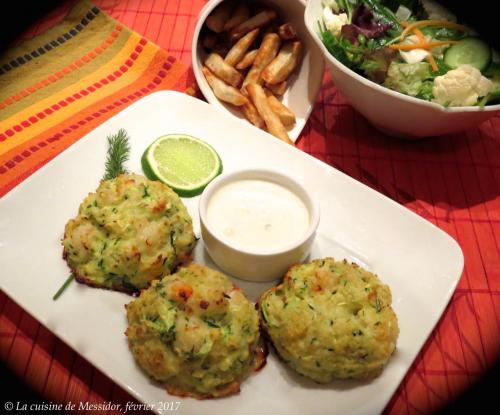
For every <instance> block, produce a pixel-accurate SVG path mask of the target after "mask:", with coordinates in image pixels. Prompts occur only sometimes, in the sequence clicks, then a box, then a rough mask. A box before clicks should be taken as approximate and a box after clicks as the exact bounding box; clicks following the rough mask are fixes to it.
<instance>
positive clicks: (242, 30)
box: [229, 9, 278, 41]
mask: <svg viewBox="0 0 500 415" xmlns="http://www.w3.org/2000/svg"><path fill="white" fill-rule="evenodd" d="M277 16H278V14H277V13H276V11H275V10H271V9H268V10H263V11H261V12H260V13H258V14H256V15H255V16H252V17H250V19H248V20H246V21H244V22H243V23H240V24H239V25H238V26H236V27H235V28H234V29H233V30H231V32H229V37H230V39H231V40H232V41H235V40H238V39H239V38H240V37H242V36H245V35H246V34H247V33H248V32H250V31H252V30H254V29H257V28H261V27H263V26H265V25H267V24H269V23H270V22H271V21H273V20H274V19H276V17H277Z"/></svg>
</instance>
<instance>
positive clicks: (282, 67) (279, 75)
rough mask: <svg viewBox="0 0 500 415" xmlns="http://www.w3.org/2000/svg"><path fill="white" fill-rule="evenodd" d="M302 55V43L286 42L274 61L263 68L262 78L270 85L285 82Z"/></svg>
mask: <svg viewBox="0 0 500 415" xmlns="http://www.w3.org/2000/svg"><path fill="white" fill-rule="evenodd" d="M301 57H302V43H300V42H299V41H294V42H287V43H285V44H284V45H283V47H282V48H281V50H280V51H279V53H278V55H277V56H276V57H275V58H274V59H273V61H272V62H271V63H270V64H269V65H267V66H266V67H265V68H264V69H263V70H262V73H261V77H262V79H263V80H264V81H265V82H266V83H267V84H270V85H275V84H279V83H280V82H283V81H284V80H285V79H286V78H288V75H290V74H291V73H292V72H293V70H294V69H295V67H296V66H297V65H298V63H299V62H300V59H301Z"/></svg>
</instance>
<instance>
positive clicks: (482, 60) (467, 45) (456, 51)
mask: <svg viewBox="0 0 500 415" xmlns="http://www.w3.org/2000/svg"><path fill="white" fill-rule="evenodd" d="M490 61H491V48H490V46H489V45H488V44H487V43H485V42H483V41H482V40H481V39H479V38H477V37H466V38H464V39H462V40H461V41H460V43H456V44H454V45H452V46H450V47H449V48H448V49H447V50H446V52H445V54H444V63H445V64H446V65H447V66H449V67H450V68H451V69H455V68H458V67H459V66H460V65H463V64H469V65H471V66H474V67H475V68H477V69H479V70H480V71H483V70H485V69H486V68H487V67H488V65H489V64H490Z"/></svg>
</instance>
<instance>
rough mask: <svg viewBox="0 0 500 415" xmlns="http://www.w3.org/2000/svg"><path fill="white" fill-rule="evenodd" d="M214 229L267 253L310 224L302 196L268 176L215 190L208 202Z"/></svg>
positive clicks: (295, 237) (228, 238) (296, 236)
mask: <svg viewBox="0 0 500 415" xmlns="http://www.w3.org/2000/svg"><path fill="white" fill-rule="evenodd" d="M207 220H208V223H209V224H210V227H211V229H212V230H213V232H215V233H217V235H219V236H220V237H221V238H223V239H224V240H226V241H227V242H228V243H230V244H232V245H234V246H235V247H237V248H240V249H245V250H250V251H253V252H259V253H265V252H269V251H276V250H279V249H281V248H284V247H286V246H289V245H290V244H292V243H294V242H296V241H298V240H299V239H300V238H301V237H303V236H304V235H305V233H306V231H307V229H308V227H309V224H310V214H309V211H308V209H307V207H306V205H305V203H304V202H303V200H302V199H301V198H300V197H299V196H298V195H297V194H295V193H294V192H292V191H291V190H290V189H288V188H286V187H284V186H281V185H279V184H277V183H274V182H271V181H266V180H254V179H252V180H250V179H249V180H239V181H235V182H230V183H228V184H226V185H224V186H222V187H221V188H220V189H218V190H217V191H215V192H214V194H213V195H212V197H211V198H210V201H209V202H208V206H207Z"/></svg>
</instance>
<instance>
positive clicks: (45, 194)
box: [0, 92, 463, 415]
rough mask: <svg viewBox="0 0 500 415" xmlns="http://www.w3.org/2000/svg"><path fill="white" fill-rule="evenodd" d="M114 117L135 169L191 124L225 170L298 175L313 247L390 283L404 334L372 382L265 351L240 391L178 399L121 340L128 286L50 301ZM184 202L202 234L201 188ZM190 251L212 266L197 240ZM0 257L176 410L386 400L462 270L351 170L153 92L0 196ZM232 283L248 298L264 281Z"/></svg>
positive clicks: (298, 408) (110, 367) (70, 333)
mask: <svg viewBox="0 0 500 415" xmlns="http://www.w3.org/2000/svg"><path fill="white" fill-rule="evenodd" d="M119 128H125V129H126V130H127V131H128V133H129V134H130V136H131V146H132V153H131V159H130V162H129V163H128V167H129V169H130V170H131V171H133V172H138V173H140V172H141V168H140V157H141V155H142V152H143V151H144V149H145V148H146V147H147V146H148V145H149V144H150V143H151V142H152V141H153V140H154V139H156V138H157V137H159V136H161V135H164V134H168V133H186V134H191V135H194V136H196V137H199V138H202V139H204V140H206V141H207V142H209V143H210V144H211V145H213V146H214V148H215V149H216V150H217V151H218V153H219V154H220V156H221V158H222V160H223V163H224V169H225V171H226V172H229V171H232V170H234V169H236V168H243V167H269V166H272V167H275V168H279V169H281V170H283V171H285V172H287V173H288V174H290V175H291V176H293V177H295V178H296V179H297V180H299V181H301V182H303V183H305V184H306V185H307V186H308V188H309V189H310V191H311V193H312V194H313V196H315V197H316V198H317V199H318V200H319V202H320V206H321V221H320V225H319V229H318V235H317V238H316V240H315V243H314V247H313V252H312V254H311V257H312V258H319V257H325V256H333V257H335V258H337V259H341V258H347V259H349V260H352V261H355V262H358V263H360V264H361V265H363V266H365V267H366V268H368V269H369V270H371V271H373V272H375V273H377V274H378V275H379V276H380V278H381V279H382V280H383V281H384V282H385V283H387V284H389V286H390V287H391V290H392V295H393V307H394V309H395V311H396V314H397V316H398V319H399V326H400V330H401V334H400V337H399V340H398V347H397V351H396V353H395V354H394V356H393V357H392V358H391V360H390V362H389V364H388V365H387V367H386V369H385V370H384V372H383V374H382V375H381V376H380V377H378V378H377V379H375V380H373V381H371V382H364V383H357V382H337V383H333V384H330V385H317V384H315V383H313V382H310V381H308V380H307V379H304V378H302V377H300V376H298V375H295V374H294V373H293V372H292V371H291V370H289V369H288V368H287V367H285V366H284V365H283V364H282V363H281V362H280V361H279V360H278V359H277V358H276V356H274V355H273V354H271V355H270V356H269V359H268V363H267V365H266V366H265V367H264V369H263V370H262V371H261V372H259V373H257V374H256V375H255V376H252V377H250V378H249V379H247V380H246V381H245V382H244V383H243V385H242V390H241V393H240V394H238V395H235V396H232V397H230V398H225V399H219V400H208V401H197V400H194V399H180V398H177V397H172V396H169V395H168V394H167V393H166V392H165V391H164V390H163V389H162V388H161V387H159V386H157V385H156V384H155V383H153V382H151V381H150V380H149V379H148V378H147V377H146V376H145V375H144V374H143V373H142V372H141V370H140V369H139V367H138V366H137V365H136V364H135V362H134V359H133V357H132V355H131V354H130V352H129V350H128V347H127V341H126V338H125V336H124V334H123V333H124V331H125V328H126V318H125V310H124V305H125V304H126V303H128V302H129V301H131V297H129V296H127V295H125V294H122V293H117V292H111V291H105V290H99V289H93V288H88V287H86V286H84V285H80V284H76V283H74V284H72V285H71V286H70V287H69V288H68V289H67V291H66V292H65V293H64V295H63V296H62V297H61V298H60V299H59V300H58V301H55V302H54V301H52V295H53V294H54V293H55V292H56V291H57V289H58V288H59V286H60V285H61V284H62V282H63V281H64V280H65V279H66V278H67V276H68V271H69V270H68V268H67V266H66V264H65V262H64V261H63V260H62V249H61V244H60V239H61V237H62V234H63V230H64V225H65V224H66V222H67V221H68V219H70V218H72V217H74V216H75V215H76V213H77V210H78V206H79V204H80V202H81V201H82V200H83V198H84V197H85V196H86V195H87V194H88V193H89V192H91V191H94V190H95V189H96V187H97V185H98V183H99V180H100V178H101V177H102V175H103V170H104V161H105V157H106V140H105V137H106V136H107V135H108V134H113V133H116V132H117V131H118V129H119ZM184 202H185V204H186V206H187V207H188V209H189V212H190V214H191V216H192V217H193V222H194V227H195V232H196V234H197V235H198V236H199V218H198V209H197V207H198V198H192V199H184ZM194 259H195V261H197V262H200V263H205V264H208V265H210V266H214V265H213V264H212V263H211V261H210V259H209V258H208V256H207V255H206V254H205V252H204V249H203V243H202V241H201V240H200V241H199V242H198V245H197V247H196V250H195V254H194ZM0 264H1V266H2V270H1V274H0V283H1V288H2V289H3V290H4V291H5V292H6V293H7V294H8V295H9V296H10V297H12V298H13V299H14V300H15V301H17V302H18V303H19V304H20V305H21V306H22V307H23V308H24V309H26V310H27V311H28V312H29V313H31V314H32V315H33V316H34V317H36V318H37V319H38V320H39V321H40V322H41V323H42V324H44V325H45V326H46V327H48V328H49V329H50V330H52V331H53V332H54V333H55V334H56V335H57V336H59V337H60V338H61V339H62V340H64V341H65V342H66V343H67V344H69V345H70V346H71V347H73V348H74V349H75V350H76V351H77V352H78V353H80V354H81V355H82V356H84V357H85V358H86V359H88V360H89V361H90V362H91V363H92V364H94V365H95V366H96V367H98V368H99V369H101V370H102V371H103V372H104V373H106V374H107V375H108V376H109V377H110V378H112V379H113V380H114V381H115V382H117V383H118V384H120V385H121V386H123V387H124V388H125V389H126V390H127V391H129V392H130V393H131V394H133V395H134V396H136V397H137V398H138V399H139V400H141V401H143V402H145V403H148V404H151V405H154V406H155V408H156V410H157V411H158V412H162V411H159V408H160V406H161V402H169V401H180V402H181V404H180V408H179V411H178V413H182V414H212V413H220V414H222V413H228V414H230V413H238V414H252V415H255V414H259V413H262V414H263V413H265V414H285V413H286V414H289V415H293V414H304V413H312V414H324V413H329V414H346V413H349V414H351V415H353V414H367V415H368V414H369V415H372V414H375V413H379V412H381V411H382V410H383V408H384V406H385V405H386V403H387V402H388V400H389V399H390V397H391V396H392V394H393V393H394V391H395V390H396V388H397V386H398V384H399V383H400V381H401V379H402V378H403V376H404V375H405V373H406V371H407V370H408V368H409V367H410V365H411V363H412V361H413V360H414V359H415V357H416V356H417V353H418V351H419V350H420V348H421V347H422V345H423V343H424V341H425V340H426V338H427V336H428V335H429V334H430V332H431V330H432V329H433V327H434V325H435V324H436V322H437V321H438V319H439V317H440V316H441V314H442V312H443V310H444V308H445V306H446V304H447V303H448V300H449V298H450V296H451V294H452V293H453V290H454V289H455V286H456V284H457V282H458V279H459V277H460V274H461V272H462V268H463V256H462V252H461V250H460V248H459V246H458V245H457V243H456V242H455V241H454V240H453V239H452V238H451V237H449V236H448V235H447V234H445V233H444V232H442V231H441V230H439V229H438V228H436V227H435V226H433V225H432V224H430V223H429V222H426V221H425V220H423V219H422V218H420V217H419V216H417V215H415V214H414V213H412V212H410V211H409V210H407V209H405V208H404V207H402V206H400V205H398V204H397V203H395V202H393V201H392V200H390V199H388V198H386V197H385V196H383V195H381V194H379V193H377V192H375V191H374V190H372V189H370V188H368V187H366V186H365V185H363V184H361V183H359V182H357V181H356V180H354V179H352V178H350V177H349V176H346V175H345V174H343V173H341V172H339V171H337V170H335V169H333V168H332V167H330V166H328V165H326V164H324V163H322V162H320V161H318V160H316V159H314V158H313V157H311V156H309V155H307V154H305V153H303V152H301V151H299V150H297V149H295V148H293V147H291V146H288V145H287V144H284V143H282V142H281V141H279V140H277V139H275V138H274V137H272V136H270V135H269V134H267V133H265V132H262V131H259V130H257V129H255V128H252V127H251V126H246V125H244V124H242V123H241V121H239V120H237V119H235V118H234V117H231V116H229V115H227V114H224V113H222V112H221V111H219V110H217V109H216V108H214V107H213V106H211V105H208V104H206V103H204V102H202V101H199V100H196V99H194V98H191V97H188V96H187V95H183V94H179V93H175V92H157V93H155V94H152V95H149V96H148V97H146V98H144V99H142V100H140V101H138V102H137V103H135V104H133V105H131V106H130V107H128V108H127V109H125V110H124V111H123V112H121V113H120V114H118V115H116V116H115V117H113V118H111V119H110V120H108V121H106V122H105V123H104V124H102V125H101V126H99V127H98V128H96V129H95V130H94V131H92V132H91V133H89V134H88V135H87V136H86V137H84V138H82V139H81V140H80V141H78V142H77V143H75V144H74V145H72V146H71V147H70V148H69V149H67V150H66V151H65V152H64V153H62V154H61V155H59V156H58V157H57V158H55V159H54V160H53V161H51V162H50V163H48V164H47V165H46V166H44V167H43V168H41V169H40V170H39V171H38V172H36V173H35V174H33V175H32V176H31V177H30V178H28V179H27V180H25V181H24V182H23V183H22V184H21V185H19V186H18V187H16V188H15V189H14V190H12V191H11V192H10V193H8V194H7V195H6V196H5V197H4V198H3V199H2V200H0ZM235 282H236V283H237V284H238V285H240V286H241V287H242V289H243V290H244V291H245V292H246V294H247V295H248V297H249V298H251V299H252V300H255V299H256V298H257V297H258V295H259V294H260V293H261V292H263V291H264V290H265V289H267V288H268V287H269V286H270V285H271V284H262V283H248V282H243V281H239V280H236V281H235ZM167 412H168V411H165V413H167Z"/></svg>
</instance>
